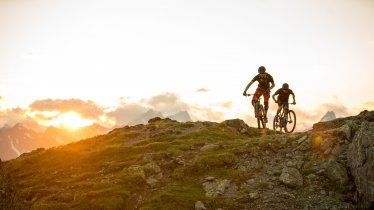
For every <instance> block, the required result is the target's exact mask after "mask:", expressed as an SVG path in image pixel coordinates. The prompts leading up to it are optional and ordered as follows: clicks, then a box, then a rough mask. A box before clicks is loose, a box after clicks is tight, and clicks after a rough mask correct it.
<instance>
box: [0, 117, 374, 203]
mask: <svg viewBox="0 0 374 210" xmlns="http://www.w3.org/2000/svg"><path fill="white" fill-rule="evenodd" d="M373 139H374V112H373V111H371V112H368V111H364V112H362V113H360V114H359V115H357V116H353V117H349V118H343V119H335V120H332V121H328V122H320V123H317V124H315V125H314V126H313V130H312V131H309V132H305V133H295V134H291V135H287V134H280V133H274V132H273V131H270V130H266V131H260V130H257V129H255V128H250V127H248V126H247V125H246V124H245V123H244V122H243V121H241V120H227V121H224V122H222V123H212V122H185V123H180V122H177V121H174V120H170V119H160V118H153V119H151V120H150V121H149V123H148V124H147V125H136V126H126V127H123V128H118V129H115V130H113V131H111V132H109V133H108V134H107V135H101V136H97V137H94V138H90V139H85V140H81V141H79V142H75V143H71V144H68V145H66V146H60V147H55V148H51V149H48V150H45V149H38V150H35V151H33V152H31V153H27V154H23V155H21V156H20V157H18V158H17V159H14V160H10V161H7V162H2V163H0V186H1V191H0V208H1V209H143V210H146V209H147V210H150V209H173V210H175V209H356V208H359V209H372V208H373V207H374V190H373V189H374V184H373V183H374V173H372V172H373V171H374V155H373V154H374V150H373V148H374V143H373Z"/></svg>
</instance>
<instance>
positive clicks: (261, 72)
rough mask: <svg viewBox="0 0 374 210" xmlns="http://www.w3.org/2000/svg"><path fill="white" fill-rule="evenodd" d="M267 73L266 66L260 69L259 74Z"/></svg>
mask: <svg viewBox="0 0 374 210" xmlns="http://www.w3.org/2000/svg"><path fill="white" fill-rule="evenodd" d="M265 71H266V69H265V67H264V66H260V67H258V73H260V74H263V73H265Z"/></svg>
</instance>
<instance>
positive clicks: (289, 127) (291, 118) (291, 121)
mask: <svg viewBox="0 0 374 210" xmlns="http://www.w3.org/2000/svg"><path fill="white" fill-rule="evenodd" d="M295 127H296V114H295V112H294V111H292V110H290V111H288V113H287V123H286V125H285V127H284V130H285V131H286V132H287V133H292V132H293V131H294V130H295Z"/></svg>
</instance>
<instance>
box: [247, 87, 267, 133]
mask: <svg viewBox="0 0 374 210" xmlns="http://www.w3.org/2000/svg"><path fill="white" fill-rule="evenodd" d="M251 95H254V94H247V96H251ZM253 106H254V109H255V117H256V118H257V126H258V128H261V125H262V127H263V128H265V127H266V123H265V121H264V106H263V105H262V104H261V96H260V97H258V98H257V100H256V101H255V103H254V104H253Z"/></svg>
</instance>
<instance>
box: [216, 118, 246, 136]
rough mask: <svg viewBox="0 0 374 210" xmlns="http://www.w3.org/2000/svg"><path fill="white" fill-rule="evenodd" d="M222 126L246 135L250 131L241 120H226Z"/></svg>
mask: <svg viewBox="0 0 374 210" xmlns="http://www.w3.org/2000/svg"><path fill="white" fill-rule="evenodd" d="M222 124H224V125H226V126H228V127H231V128H234V129H235V130H236V131H238V132H239V133H246V132H248V130H249V127H248V125H247V124H246V123H245V122H244V121H243V120H240V119H232V120H225V121H224V122H222Z"/></svg>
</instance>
